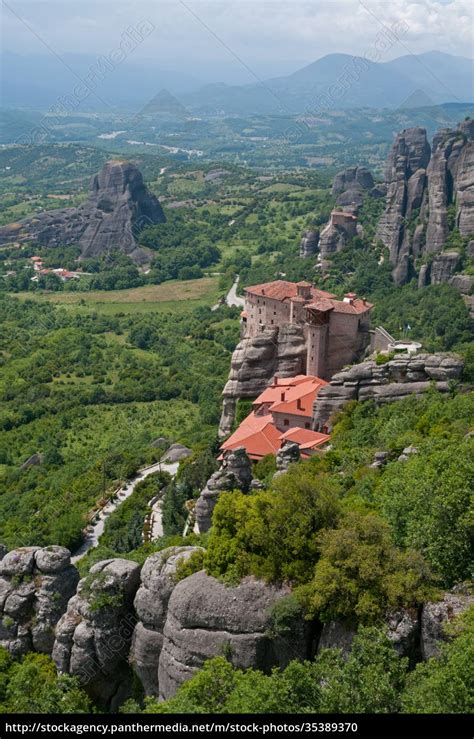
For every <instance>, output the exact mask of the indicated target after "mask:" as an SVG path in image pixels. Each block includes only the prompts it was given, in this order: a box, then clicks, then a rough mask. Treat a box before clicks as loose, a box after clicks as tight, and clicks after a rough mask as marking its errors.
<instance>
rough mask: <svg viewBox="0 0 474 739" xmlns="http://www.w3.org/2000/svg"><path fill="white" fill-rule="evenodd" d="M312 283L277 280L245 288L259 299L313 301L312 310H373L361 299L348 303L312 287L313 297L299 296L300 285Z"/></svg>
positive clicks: (338, 311)
mask: <svg viewBox="0 0 474 739" xmlns="http://www.w3.org/2000/svg"><path fill="white" fill-rule="evenodd" d="M309 284H310V283H305V282H288V281H287V280H275V281H274V282H264V283H262V284H261V285H251V286H250V287H246V288H245V292H246V293H248V294H249V295H258V296H259V297H264V298H271V299H272V300H279V301H280V302H284V301H285V300H292V301H293V302H298V303H304V302H306V301H307V300H309V301H311V302H309V303H308V305H307V307H308V308H310V309H312V310H319V311H329V310H333V311H334V312H335V313H351V314H353V315H354V314H359V313H365V312H366V311H369V310H371V309H372V308H373V305H372V303H368V302H367V301H365V300H362V299H361V298H356V297H354V298H353V299H351V302H350V303H349V302H348V303H346V302H344V301H343V300H337V299H336V297H335V296H334V294H333V293H328V292H326V291H325V290H318V288H316V287H311V291H310V293H311V297H310V298H308V299H306V298H303V297H302V296H301V295H298V285H300V286H303V285H305V286H309Z"/></svg>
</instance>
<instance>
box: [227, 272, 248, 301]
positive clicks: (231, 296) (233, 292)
mask: <svg viewBox="0 0 474 739" xmlns="http://www.w3.org/2000/svg"><path fill="white" fill-rule="evenodd" d="M239 279H240V277H239V275H237V277H236V278H235V282H234V284H233V285H232V287H231V288H230V290H229V292H228V293H227V295H226V298H225V302H226V303H227V305H236V306H237V307H238V308H243V307H244V303H245V301H244V299H243V298H239V297H238V295H237V288H238V286H239Z"/></svg>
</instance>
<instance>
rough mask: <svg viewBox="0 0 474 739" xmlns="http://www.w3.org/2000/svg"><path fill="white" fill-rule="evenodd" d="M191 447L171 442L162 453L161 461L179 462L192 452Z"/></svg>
mask: <svg viewBox="0 0 474 739" xmlns="http://www.w3.org/2000/svg"><path fill="white" fill-rule="evenodd" d="M192 453H193V452H192V449H189V448H188V447H187V446H184V445H183V444H171V446H170V447H169V448H168V449H167V451H166V452H165V453H164V454H163V456H162V458H161V461H162V462H168V463H169V462H181V460H183V459H187V457H190V456H191V454H192Z"/></svg>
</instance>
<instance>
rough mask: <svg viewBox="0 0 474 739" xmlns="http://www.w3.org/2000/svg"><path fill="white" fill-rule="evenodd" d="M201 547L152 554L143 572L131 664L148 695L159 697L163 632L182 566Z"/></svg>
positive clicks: (135, 605) (138, 593) (138, 597)
mask: <svg viewBox="0 0 474 739" xmlns="http://www.w3.org/2000/svg"><path fill="white" fill-rule="evenodd" d="M197 551H202V552H203V551H204V549H202V548H201V547H169V548H168V549H163V550H162V551H161V552H156V554H152V555H151V557H148V559H147V560H146V561H145V564H144V565H143V568H142V571H141V576H140V579H141V585H140V587H139V589H138V592H137V594H136V596H135V600H134V607H135V612H136V615H137V618H138V623H137V625H136V626H135V629H134V632H133V638H132V646H131V650H130V664H131V665H132V666H133V668H134V670H135V672H136V674H137V675H138V677H139V679H140V681H141V683H142V685H143V690H144V692H145V695H158V663H159V660H160V654H161V649H162V647H163V629H164V626H165V622H166V615H167V612H168V601H169V599H170V596H171V593H172V592H173V589H174V587H175V585H176V583H175V580H174V577H175V575H176V569H177V567H178V564H179V563H181V562H183V561H186V560H187V559H189V557H190V556H191V555H192V554H194V552H197Z"/></svg>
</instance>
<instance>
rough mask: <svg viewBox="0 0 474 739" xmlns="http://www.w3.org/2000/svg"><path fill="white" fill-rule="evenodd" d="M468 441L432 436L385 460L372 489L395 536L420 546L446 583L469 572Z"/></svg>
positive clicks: (471, 471) (471, 474)
mask: <svg viewBox="0 0 474 739" xmlns="http://www.w3.org/2000/svg"><path fill="white" fill-rule="evenodd" d="M420 420H421V419H420ZM440 433H445V429H443V428H442V427H441V428H440ZM473 446H474V439H472V438H471V437H469V438H464V439H461V440H455V439H452V440H449V439H448V440H444V441H443V440H441V439H440V440H436V441H434V442H433V443H432V444H431V445H430V447H429V448H427V449H426V450H422V451H421V453H420V454H417V455H413V458H410V459H409V460H407V461H406V462H397V463H394V464H393V465H391V466H390V469H389V470H387V472H386V473H385V474H384V476H383V478H382V480H381V482H380V485H379V487H378V489H377V494H376V497H377V500H378V501H379V505H380V510H381V512H382V513H383V514H384V516H385V517H386V518H387V520H388V521H389V522H390V524H391V526H392V529H393V532H394V539H395V541H396V542H397V543H398V544H399V545H401V546H403V547H412V548H415V549H417V550H418V551H420V552H422V553H423V555H424V557H425V558H426V560H427V561H428V562H429V564H430V565H431V566H432V568H433V570H434V571H435V572H436V573H437V574H438V575H439V576H440V578H441V580H442V582H443V583H444V584H445V585H447V586H450V585H452V584H454V583H455V582H459V581H460V580H463V579H465V578H468V577H469V575H470V564H469V563H470V561H472V516H473V507H472V500H473V499H472V490H473V489H474V464H473V462H472V460H473V458H474V455H473Z"/></svg>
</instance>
